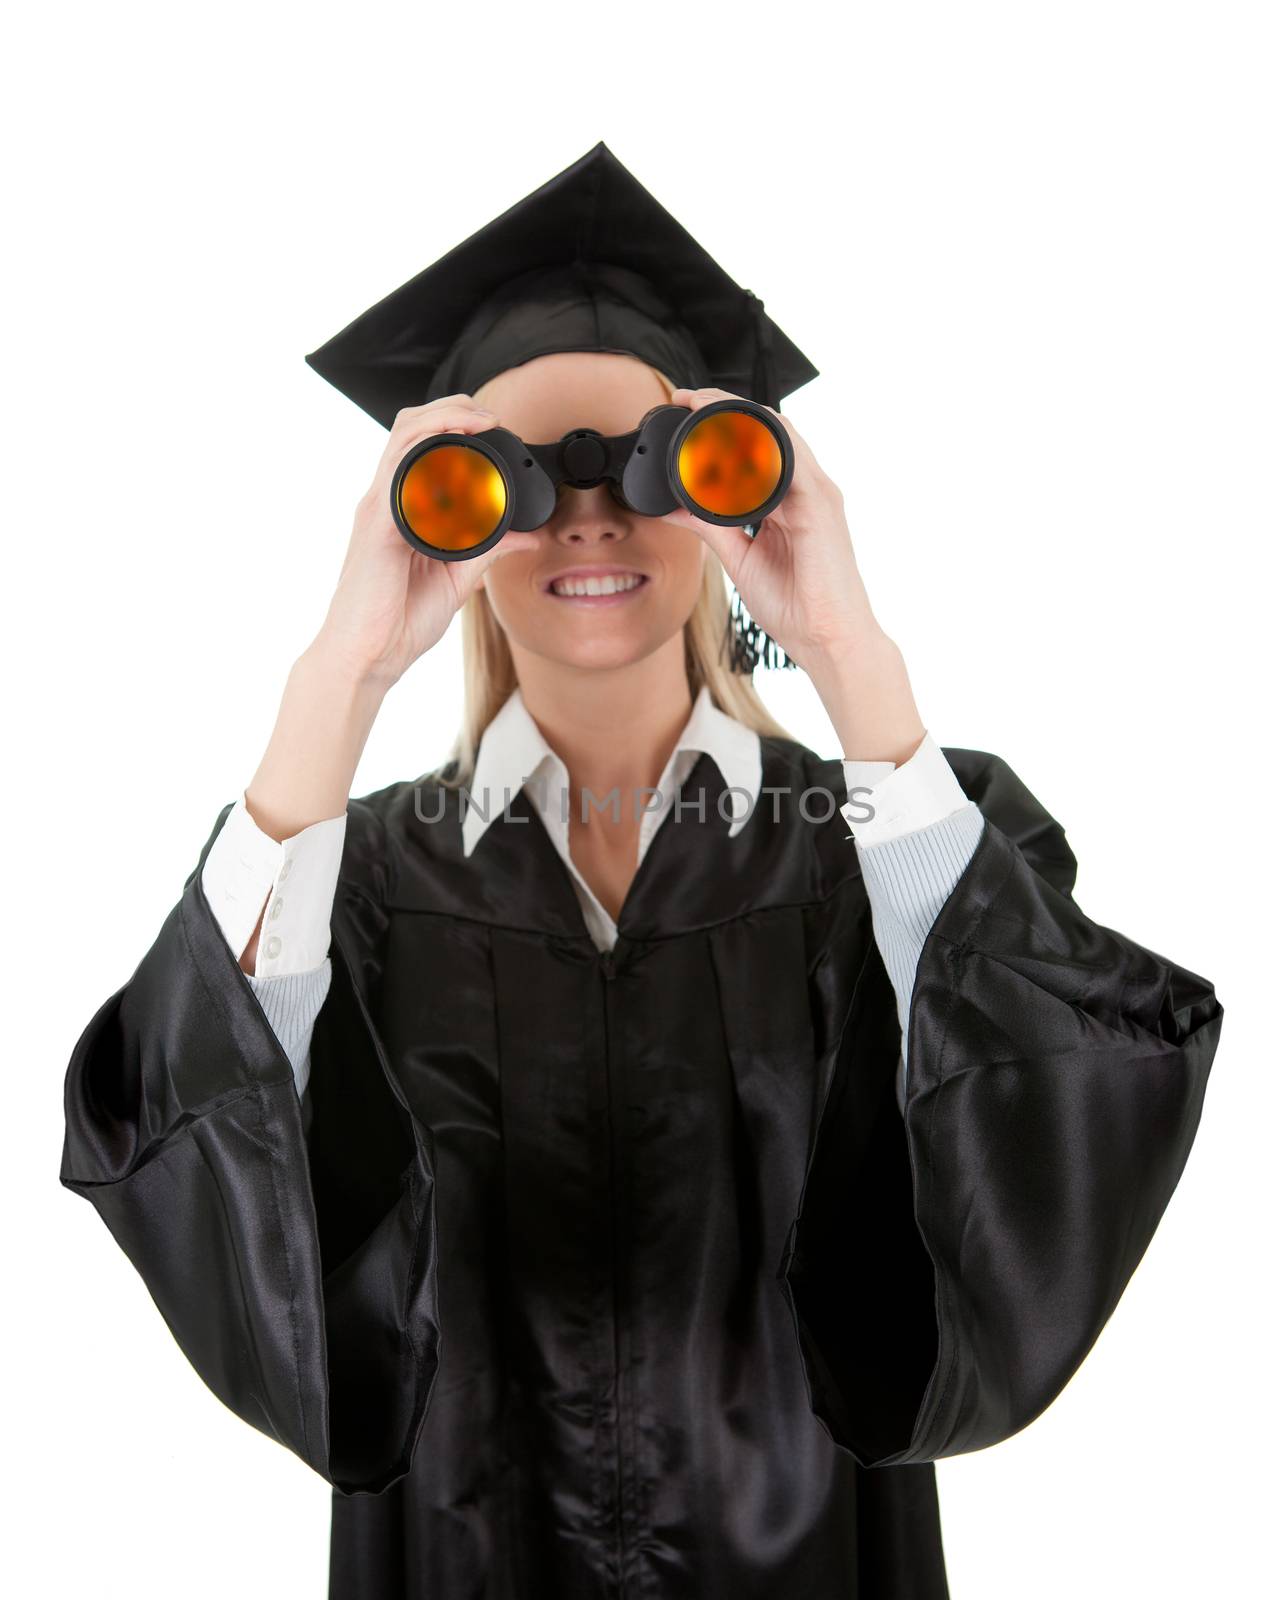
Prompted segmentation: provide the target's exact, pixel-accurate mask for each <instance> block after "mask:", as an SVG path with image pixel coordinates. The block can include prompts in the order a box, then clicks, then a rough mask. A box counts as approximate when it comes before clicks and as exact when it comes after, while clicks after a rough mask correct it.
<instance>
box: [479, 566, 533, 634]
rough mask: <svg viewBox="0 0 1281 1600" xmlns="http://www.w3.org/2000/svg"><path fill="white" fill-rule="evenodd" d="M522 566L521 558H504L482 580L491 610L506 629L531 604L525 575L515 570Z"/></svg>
mask: <svg viewBox="0 0 1281 1600" xmlns="http://www.w3.org/2000/svg"><path fill="white" fill-rule="evenodd" d="M521 565H522V562H521V558H520V557H519V556H516V555H512V556H504V557H503V559H502V560H501V561H495V562H494V564H493V566H491V567H490V568H489V569H488V570H487V571H486V573H485V576H484V577H483V578H482V579H481V584H482V586H483V587H484V590H485V597H486V599H487V600H488V601H489V605H490V609H491V610H492V611H493V613H494V615H495V617H497V619H498V621H499V623H500V624H501V625H502V626H503V627H504V628H507V627H509V626H510V625H511V622H512V621H513V620H514V619H515V618H517V617H519V615H520V613H521V611H522V609H524V608H526V607H527V606H528V603H529V602H528V589H529V584H528V581H527V580H526V578H525V575H524V574H523V573H521V572H517V571H516V570H515V569H516V568H517V567H519V566H521Z"/></svg>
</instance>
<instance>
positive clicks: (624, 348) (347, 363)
mask: <svg viewBox="0 0 1281 1600" xmlns="http://www.w3.org/2000/svg"><path fill="white" fill-rule="evenodd" d="M565 350H606V351H616V352H620V353H622V354H626V355H633V356H636V357H638V358H639V359H640V360H642V361H646V362H648V363H649V364H650V365H652V366H655V367H657V368H658V369H659V371H661V372H664V373H666V375H667V376H668V377H669V378H670V379H671V380H672V381H673V382H674V383H675V384H676V385H677V386H679V387H688V388H705V387H713V388H717V389H726V390H728V391H729V392H730V393H731V394H737V395H742V396H743V397H744V398H746V399H749V400H756V401H759V402H760V403H761V404H763V405H767V406H772V407H773V408H774V409H775V410H776V411H777V410H779V409H780V407H781V404H782V399H783V396H784V395H787V394H790V393H791V392H792V391H793V390H794V389H798V388H800V386H801V385H802V384H804V383H808V382H809V381H810V379H811V378H816V377H817V376H818V369H817V368H816V367H815V366H813V365H812V363H811V362H810V361H809V360H808V359H807V358H806V357H805V356H804V355H803V354H802V353H801V351H800V350H798V349H797V347H796V346H795V345H794V344H793V343H792V341H791V340H790V339H789V338H788V337H787V335H786V334H785V333H784V332H783V331H782V329H781V328H779V327H778V325H777V324H776V323H775V322H774V321H773V320H772V319H771V318H770V317H768V316H767V315H766V313H765V307H764V304H763V302H762V301H761V300H760V299H759V297H758V296H757V295H755V294H754V293H753V292H752V291H751V290H750V289H744V288H742V287H741V286H740V285H739V284H737V283H735V281H734V279H733V278H731V277H730V275H729V274H728V273H727V272H726V271H725V270H724V269H723V268H722V267H721V266H719V265H718V264H717V262H716V261H715V260H714V259H713V258H712V257H711V256H710V255H709V254H708V253H707V251H706V250H705V249H704V248H703V247H702V245H700V244H699V242H698V240H697V239H695V238H694V237H693V235H692V234H690V233H688V232H687V231H686V230H685V229H684V228H683V227H682V226H681V224H680V223H679V222H677V220H676V218H675V217H673V216H672V214H671V213H670V212H669V211H667V210H666V209H665V208H664V207H663V206H661V205H660V204H659V203H658V201H657V200H656V199H655V198H654V197H653V195H651V194H650V193H649V191H648V190H647V189H645V188H644V187H643V186H642V185H641V184H640V183H639V182H638V181H637V180H636V178H635V177H634V176H633V175H632V174H631V173H630V172H629V171H628V170H627V168H626V167H624V166H623V164H622V163H621V162H620V161H619V160H618V158H617V157H616V156H615V155H614V153H613V152H612V151H611V150H610V149H608V148H607V146H606V145H605V144H604V142H603V141H602V142H600V143H598V144H596V145H595V146H593V148H592V149H591V150H589V151H588V152H587V154H586V155H584V156H582V157H580V159H579V160H577V161H575V162H573V163H572V164H571V165H570V166H568V167H566V168H565V169H564V171H563V172H559V173H557V174H556V176H555V177H554V178H551V179H549V180H548V181H547V182H546V183H544V184H543V185H542V186H541V187H540V188H538V189H535V190H534V191H533V192H532V193H531V194H528V195H526V196H525V198H524V199H522V200H518V201H517V202H516V203H515V205H513V206H510V207H508V209H507V210H506V211H504V212H503V213H502V215H501V216H498V217H496V218H494V220H493V221H492V222H488V223H486V224H485V226H484V227H483V228H480V229H478V230H477V232H475V233H474V234H472V235H471V237H470V238H468V239H465V240H464V241H463V242H462V243H461V244H458V245H455V246H454V248H453V249H452V250H450V251H449V252H448V253H447V254H445V255H443V256H441V258H440V259H439V260H438V261H435V262H433V263H432V264H431V266H429V267H426V268H425V269H424V270H423V271H422V272H420V273H418V274H417V275H416V276H415V277H413V278H411V279H410V280H409V281H408V282H407V283H404V284H402V285H401V287H400V288H399V289H395V290H393V291H392V293H391V294H389V295H387V296H386V297H385V298H384V299H382V300H380V301H378V303H377V304H376V305H373V306H371V307H370V308H369V310H368V311H365V312H362V314H361V315H360V316H359V317H357V318H356V320H355V321H354V322H351V323H349V324H348V325H347V326H346V327H345V328H344V329H343V330H342V331H341V332H340V333H336V334H335V335H334V336H333V338H332V339H329V340H328V341H327V342H326V343H325V344H323V345H321V346H320V348H319V349H317V350H313V351H312V352H311V354H310V355H308V356H307V358H306V359H307V363H308V365H309V366H311V367H312V368H313V370H315V371H316V372H318V373H319V374H320V375H321V377H322V378H325V379H326V380H327V381H328V382H330V383H332V384H333V385H334V387H335V388H337V389H340V390H341V391H342V392H343V394H345V395H346V396H347V397H348V398H349V399H350V400H354V401H355V402H356V404H357V405H358V406H360V407H361V409H362V410H363V411H366V412H367V413H368V414H369V415H370V416H371V417H374V418H375V419H376V420H377V421H378V422H381V423H382V425H383V426H384V427H385V428H390V427H391V425H392V423H393V421H394V420H395V417H396V413H397V412H398V411H400V410H401V409H402V408H403V407H405V406H419V405H425V404H426V403H427V402H428V401H429V400H434V399H437V398H439V397H440V396H441V395H447V394H474V393H475V392H476V390H477V389H478V388H479V387H480V386H481V384H482V383H484V382H486V381H487V380H488V379H489V378H492V377H494V376H495V375H496V374H497V373H499V372H503V371H506V370H507V369H508V368H509V367H514V366H519V365H520V364H521V363H522V362H525V361H530V360H533V358H534V357H535V356H540V355H550V354H553V353H554V352H557V351H565ZM729 644H730V655H731V665H732V666H733V668H734V670H735V671H739V672H750V671H751V670H752V668H753V667H754V666H756V665H758V664H765V665H767V666H793V665H794V663H793V662H792V661H791V660H790V659H788V657H787V656H786V655H785V653H784V652H783V651H782V650H781V649H780V648H779V646H778V645H777V644H776V643H775V642H774V641H773V640H772V639H770V638H769V636H768V635H767V634H766V633H765V632H764V630H763V629H761V628H760V627H759V626H758V625H757V624H756V623H754V622H753V621H752V619H751V618H750V616H749V615H748V613H747V611H746V608H745V607H744V606H743V603H742V599H741V596H739V594H738V593H737V591H735V592H734V595H733V597H732V601H731V610H730V640H729Z"/></svg>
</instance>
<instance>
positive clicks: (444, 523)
mask: <svg viewBox="0 0 1281 1600" xmlns="http://www.w3.org/2000/svg"><path fill="white" fill-rule="evenodd" d="M506 510H507V487H506V485H505V484H504V482H503V475H502V473H501V472H500V471H499V470H498V468H497V467H496V466H495V464H494V463H493V462H492V461H491V460H490V458H489V457H488V456H487V455H485V454H483V453H482V452H481V451H480V450H474V449H472V448H471V446H470V445H465V444H445V445H440V446H438V447H437V448H435V449H432V450H428V451H426V452H425V453H424V454H423V455H421V456H419V457H418V459H417V460H416V461H414V462H413V463H412V464H411V466H410V467H409V470H408V471H407V472H406V473H405V476H404V479H403V480H402V482H401V485H400V513H401V515H402V516H403V517H404V519H405V522H406V523H407V524H408V526H409V527H410V528H411V529H412V531H413V532H414V533H415V534H416V535H417V537H418V538H420V539H421V540H422V541H423V543H424V544H429V545H432V546H433V547H434V548H435V549H437V550H471V549H474V548H475V546H476V545H478V544H483V543H484V542H485V540H486V539H488V538H489V536H490V534H491V533H493V532H494V530H495V529H496V528H497V527H498V524H499V522H500V521H501V520H502V517H503V514H504V512H505V511H506Z"/></svg>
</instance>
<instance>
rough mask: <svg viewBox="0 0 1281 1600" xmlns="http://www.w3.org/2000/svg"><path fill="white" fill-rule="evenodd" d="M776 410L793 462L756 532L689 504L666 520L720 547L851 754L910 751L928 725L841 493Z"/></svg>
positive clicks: (717, 392)
mask: <svg viewBox="0 0 1281 1600" xmlns="http://www.w3.org/2000/svg"><path fill="white" fill-rule="evenodd" d="M743 398H744V396H742V395H735V394H731V393H730V392H729V391H728V390H726V389H677V390H676V391H675V392H674V393H673V395H672V403H673V404H674V405H682V406H688V407H689V408H690V410H692V411H697V410H698V409H699V408H700V407H701V406H705V405H708V404H710V403H711V402H712V401H714V400H741V399H743ZM767 409H769V410H771V411H773V408H772V407H769V408H767ZM773 415H774V416H776V417H778V420H779V421H780V422H781V423H782V425H783V426H784V427H785V428H786V429H787V432H788V435H789V437H790V438H791V441H792V448H793V450H794V451H795V454H796V467H795V471H794V473H793V477H792V482H791V485H790V487H789V488H788V491H787V494H786V496H785V497H784V499H783V500H782V502H781V504H779V505H778V506H777V507H776V508H775V509H774V510H773V511H772V512H770V514H769V516H767V517H765V518H763V519H762V521H761V523H760V526H759V527H758V528H757V530H756V535H755V537H749V535H747V534H746V533H744V532H743V530H742V528H741V527H738V528H735V527H728V528H723V527H720V526H719V525H718V524H716V523H714V522H704V521H703V519H702V518H701V517H698V516H695V515H694V514H693V512H690V511H687V510H685V508H684V507H683V506H681V507H678V508H677V509H676V510H675V511H669V512H666V513H664V516H663V520H664V521H665V522H675V523H679V524H681V525H683V526H684V527H687V528H690V529H692V530H693V532H695V533H696V534H698V536H699V537H700V538H701V539H702V540H703V541H704V543H705V544H707V545H708V546H709V547H710V548H711V549H712V551H714V553H715V554H716V555H717V556H719V557H720V560H721V564H722V565H723V566H724V568H725V570H726V572H727V573H728V574H729V577H730V580H731V581H732V582H733V584H734V587H735V588H736V589H737V590H738V592H739V594H740V595H741V596H742V597H743V603H744V604H745V605H746V607H747V609H748V611H749V612H750V613H751V615H752V619H753V621H755V622H757V623H759V624H760V626H761V627H762V628H764V629H765V631H766V632H767V633H768V634H769V635H770V637H771V638H773V639H774V640H776V641H777V643H778V644H780V645H781V646H782V647H783V649H784V650H786V651H787V653H788V655H789V656H791V658H792V660H793V661H795V662H797V663H798V664H799V665H800V666H802V667H803V668H804V669H805V670H806V672H808V674H809V675H810V677H811V679H813V681H814V684H815V687H816V688H817V689H818V691H819V694H820V696H821V698H822V699H823V702H824V704H825V705H826V706H827V709H828V712H829V714H830V715H831V717H832V721H833V723H834V724H835V725H836V727H837V730H838V732H839V733H840V734H841V737H842V742H843V744H844V746H845V754H846V756H847V757H848V758H850V759H863V758H867V759H887V760H892V761H904V760H906V759H907V756H908V755H909V754H911V752H912V751H913V750H914V749H915V748H916V746H917V744H919V742H920V740H921V739H922V738H923V737H924V733H925V729H924V727H923V725H922V723H921V720H920V717H919V715H918V713H917V710H916V705H915V702H914V701H913V698H912V691H911V687H910V685H909V683H908V679H907V672H906V668H905V667H904V666H903V661H902V656H901V655H900V654H899V651H898V648H897V646H896V645H895V644H894V643H893V641H892V640H891V639H889V638H888V636H887V635H886V634H885V633H884V631H883V630H882V628H881V627H880V624H879V623H878V622H877V620H876V618H875V616H874V615H873V612H872V605H871V601H870V600H869V599H868V595H867V590H866V589H865V588H864V587H863V579H862V577H861V575H860V573H859V570H858V563H857V562H856V561H855V559H854V542H853V540H852V538H851V537H850V530H849V525H848V524H847V523H846V520H845V499H844V496H843V494H842V493H841V490H840V488H839V487H838V485H837V484H836V483H835V482H834V481H833V479H831V478H829V477H828V475H827V473H825V472H824V471H823V469H822V467H820V466H819V464H818V461H817V459H816V458H815V455H814V452H813V451H812V450H811V449H810V447H809V445H808V444H806V442H805V440H804V439H802V438H801V436H800V434H799V433H798V432H797V431H796V429H795V428H794V427H793V426H792V423H791V422H790V420H789V419H788V418H787V417H784V416H783V415H782V414H781V413H779V412H777V411H773ZM855 747H857V749H856V748H855Z"/></svg>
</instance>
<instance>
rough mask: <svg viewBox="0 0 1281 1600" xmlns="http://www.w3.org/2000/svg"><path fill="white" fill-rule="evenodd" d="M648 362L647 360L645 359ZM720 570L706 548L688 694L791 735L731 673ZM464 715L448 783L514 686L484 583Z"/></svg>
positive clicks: (469, 616)
mask: <svg viewBox="0 0 1281 1600" xmlns="http://www.w3.org/2000/svg"><path fill="white" fill-rule="evenodd" d="M647 365H648V363H647ZM650 371H651V372H652V373H653V374H654V375H655V377H656V378H657V379H658V380H659V382H660V383H661V384H662V385H663V387H664V389H665V390H666V391H667V397H668V399H669V400H670V399H671V397H672V392H673V390H674V389H675V388H676V385H675V384H674V383H673V382H672V380H671V379H670V378H669V377H668V376H667V375H666V373H663V372H660V371H659V369H658V368H657V367H650ZM726 585H727V579H726V573H725V568H724V567H723V566H722V565H721V561H720V558H719V556H717V555H716V554H715V552H714V551H713V550H711V549H710V548H709V549H708V550H707V553H706V558H705V560H704V562H703V586H702V588H701V589H700V590H699V594H698V599H697V600H696V601H695V603H694V609H693V611H692V612H691V613H690V615H689V618H688V620H687V621H686V623H685V675H686V678H687V679H688V682H689V692H690V696H691V698H694V697H696V696H697V695H698V693H699V691H700V689H702V688H703V686H704V685H706V686H707V688H708V690H709V691H710V694H711V699H712V704H713V705H715V706H716V707H717V708H718V709H719V710H721V711H723V712H725V713H726V714H727V715H728V716H731V717H735V718H736V719H737V720H738V721H739V722H741V723H744V724H745V725H746V726H747V727H749V728H750V729H751V730H752V731H753V732H754V733H759V734H766V735H775V736H777V737H780V738H783V739H790V738H792V737H793V735H792V734H790V733H789V732H788V730H787V729H786V728H785V727H783V725H782V723H780V722H778V721H777V720H776V719H775V718H774V717H773V716H772V715H771V714H770V712H769V710H768V708H767V707H766V705H765V702H764V701H763V700H762V699H761V697H760V695H759V694H757V692H756V686H755V684H754V683H753V682H752V680H751V678H750V677H749V676H748V675H747V674H746V673H739V672H732V671H731V670H730V667H729V662H728V660H727V656H726V652H725V649H724V640H725V635H726V629H727V628H728V626H729V590H728V588H727V586H726ZM462 630H463V719H462V725H461V726H460V728H459V730H458V733H457V735H456V737H455V739H454V743H453V747H452V749H451V750H450V753H449V756H448V758H447V760H446V762H445V763H443V764H442V767H441V768H439V769H437V771H436V773H435V776H436V777H437V778H438V779H439V780H440V781H441V782H442V783H446V784H449V785H451V786H453V785H465V784H467V783H469V782H470V781H471V779H472V776H473V774H474V772H475V769H476V752H477V750H478V749H479V748H480V739H481V735H482V734H483V733H484V731H485V729H486V728H487V727H488V726H489V724H490V722H491V721H492V720H493V718H494V717H495V715H496V714H497V713H498V711H499V710H500V708H501V707H502V705H503V703H504V701H505V700H506V699H507V697H508V696H509V695H510V694H511V692H512V690H513V689H515V688H516V682H517V680H516V666H515V663H514V662H513V660H512V653H511V650H510V648H509V647H508V644H507V635H506V634H505V633H504V632H503V630H502V628H501V626H500V625H499V622H498V619H497V618H496V617H495V616H494V612H493V608H492V607H491V606H490V604H489V597H488V595H487V594H486V593H485V590H484V586H483V585H482V586H481V587H479V588H477V589H474V590H473V591H472V592H471V594H470V595H468V597H467V599H466V600H465V601H464V602H463V605H462Z"/></svg>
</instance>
